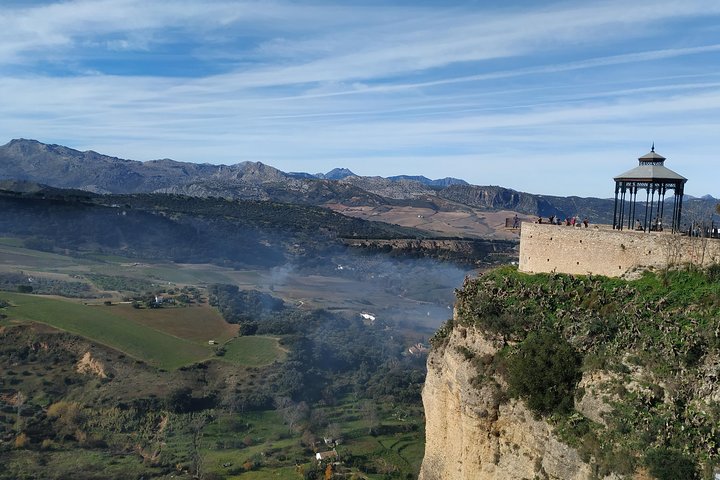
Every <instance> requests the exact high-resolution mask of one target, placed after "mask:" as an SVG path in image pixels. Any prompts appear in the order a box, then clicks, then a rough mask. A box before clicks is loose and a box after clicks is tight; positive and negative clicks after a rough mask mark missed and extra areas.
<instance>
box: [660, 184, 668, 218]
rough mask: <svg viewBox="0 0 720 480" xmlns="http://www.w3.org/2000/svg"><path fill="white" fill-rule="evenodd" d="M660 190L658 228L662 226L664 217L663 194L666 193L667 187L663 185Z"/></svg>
mask: <svg viewBox="0 0 720 480" xmlns="http://www.w3.org/2000/svg"><path fill="white" fill-rule="evenodd" d="M660 188H661V192H662V198H661V200H660V213H659V214H658V218H659V219H660V225H659V227H661V226H662V222H663V216H664V215H665V194H666V193H667V186H666V185H665V184H663V185H662V187H660Z"/></svg>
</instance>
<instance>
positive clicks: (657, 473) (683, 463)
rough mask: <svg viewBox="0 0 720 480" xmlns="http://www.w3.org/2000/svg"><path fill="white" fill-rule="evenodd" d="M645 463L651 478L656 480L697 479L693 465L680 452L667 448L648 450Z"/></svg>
mask: <svg viewBox="0 0 720 480" xmlns="http://www.w3.org/2000/svg"><path fill="white" fill-rule="evenodd" d="M645 463H646V464H647V466H648V469H649V470H650V473H651V474H652V475H653V477H655V478H657V479H658V480H676V479H679V478H682V479H685V480H697V479H698V478H700V477H699V475H698V471H697V467H696V466H695V463H694V462H693V461H692V460H691V459H690V458H688V457H687V456H685V455H684V454H682V453H681V452H678V451H675V450H670V449H667V448H657V449H655V450H650V451H649V452H648V453H647V455H646V456H645Z"/></svg>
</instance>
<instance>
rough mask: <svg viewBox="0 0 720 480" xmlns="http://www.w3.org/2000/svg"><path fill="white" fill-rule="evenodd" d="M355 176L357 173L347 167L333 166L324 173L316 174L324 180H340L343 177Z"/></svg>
mask: <svg viewBox="0 0 720 480" xmlns="http://www.w3.org/2000/svg"><path fill="white" fill-rule="evenodd" d="M355 176H357V175H355V174H354V173H353V172H351V171H350V170H349V169H347V168H333V169H332V170H330V171H329V172H327V173H326V174H321V173H319V174H318V175H317V177H318V178H323V179H325V180H342V179H343V178H346V177H355Z"/></svg>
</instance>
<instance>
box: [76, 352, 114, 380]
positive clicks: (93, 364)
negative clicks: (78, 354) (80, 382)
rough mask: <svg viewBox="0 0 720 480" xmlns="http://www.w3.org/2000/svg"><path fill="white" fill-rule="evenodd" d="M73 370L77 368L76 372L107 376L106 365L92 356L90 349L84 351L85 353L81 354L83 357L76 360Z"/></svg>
mask: <svg viewBox="0 0 720 480" xmlns="http://www.w3.org/2000/svg"><path fill="white" fill-rule="evenodd" d="M75 370H77V372H78V373H86V374H89V375H96V376H98V377H100V378H108V374H107V367H106V366H105V364H104V363H103V362H101V361H100V360H98V359H96V358H95V357H93V356H92V353H90V350H88V351H87V352H85V355H83V357H82V358H81V359H80V360H79V361H78V362H77V364H76V365H75Z"/></svg>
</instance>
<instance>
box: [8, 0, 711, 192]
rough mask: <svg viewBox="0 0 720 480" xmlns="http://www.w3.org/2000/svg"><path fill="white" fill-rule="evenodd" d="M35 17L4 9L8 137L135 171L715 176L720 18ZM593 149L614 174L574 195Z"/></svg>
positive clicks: (703, 187)
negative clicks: (671, 165) (140, 164)
mask: <svg viewBox="0 0 720 480" xmlns="http://www.w3.org/2000/svg"><path fill="white" fill-rule="evenodd" d="M18 5H19V6H18ZM29 5H32V6H25V4H23V3H20V4H17V5H15V6H11V7H8V8H5V9H3V11H2V12H0V74H2V75H0V129H1V130H2V131H4V132H6V134H7V135H8V136H11V137H20V136H22V137H35V138H39V139H40V140H45V141H54V142H58V143H65V144H69V145H70V146H75V147H79V148H92V149H94V150H98V151H102V152H103V153H109V154H114V155H119V156H124V157H130V158H137V159H151V158H159V157H172V158H176V159H179V160H190V161H209V162H216V163H234V162H238V161H243V160H261V161H264V162H267V163H270V164H272V165H275V166H277V167H279V168H283V169H286V170H309V171H320V170H324V169H328V170H329V169H330V168H333V167H335V166H339V165H341V164H342V162H345V163H344V166H348V167H350V168H352V169H354V170H357V171H358V172H359V173H364V174H383V175H389V174H397V173H422V174H425V175H428V176H447V175H453V176H459V177H463V178H466V179H468V180H470V181H474V182H477V183H505V182H510V183H505V184H506V185H507V186H510V187H516V188H520V187H522V188H524V189H527V190H530V191H534V192H540V193H543V192H544V193H557V194H570V193H574V194H586V195H600V196H602V195H603V192H604V191H605V190H607V189H608V187H607V185H606V182H607V181H608V180H607V179H608V178H610V177H611V176H612V175H613V174H616V173H618V172H616V171H614V170H618V171H620V170H623V169H625V168H624V166H628V164H625V165H620V164H618V165H615V163H613V162H615V161H616V162H620V163H622V162H627V161H629V162H630V165H631V164H632V158H633V156H634V155H635V156H637V155H640V154H642V153H645V152H638V151H637V150H638V149H644V148H646V145H645V144H647V143H649V142H650V141H652V140H658V141H659V145H658V147H659V149H660V145H663V144H666V145H667V148H668V149H671V150H670V151H668V150H661V151H663V153H664V154H666V156H668V157H669V158H672V157H673V154H677V155H678V156H681V157H682V156H684V155H685V154H687V162H686V163H685V165H687V166H688V167H690V168H697V167H696V165H698V160H697V159H699V158H700V157H702V152H703V148H705V149H706V151H707V153H708V155H709V154H710V152H711V151H714V145H712V141H713V139H712V138H711V137H712V135H710V133H709V132H711V131H712V130H711V128H709V127H708V126H713V127H714V126H716V125H717V124H718V123H720V118H718V114H717V113H716V112H718V111H720V109H719V108H718V107H720V80H719V78H718V73H717V72H715V71H713V69H711V68H708V66H709V65H714V64H717V61H718V55H720V32H719V31H717V29H713V28H704V26H706V25H710V23H712V22H713V21H714V20H717V16H718V15H720V3H718V2H716V1H704V0H699V1H689V2H684V3H682V4H679V3H678V2H674V1H672V2H671V1H649V0H648V1H640V2H633V3H632V4H627V3H626V2H619V1H607V2H593V3H592V4H588V5H583V4H571V3H558V4H550V5H545V6H542V7H532V6H528V5H527V3H525V5H522V6H520V5H518V6H513V4H509V5H508V6H506V7H504V8H502V9H499V8H492V9H490V8H481V7H477V6H464V7H455V8H447V7H444V6H433V5H422V6H406V5H407V4H404V5H392V4H382V5H376V6H372V7H370V6H366V5H364V4H362V3H345V4H337V3H333V4H330V3H314V4H312V5H301V4H298V3H296V2H288V1H282V0H276V1H272V2H251V1H243V2H235V1H211V2H201V1H192V0H185V1H173V2H145V1H141V0H98V1H66V2H47V3H44V4H37V3H32V4H29ZM691 27H696V28H691ZM698 32H702V34H701V35H700V34H698ZM711 148H712V149H713V150H711ZM588 149H590V150H592V155H593V156H594V157H595V158H597V157H603V156H612V157H613V159H612V160H611V159H608V160H607V161H606V162H597V163H595V162H592V163H588V162H581V163H580V165H581V166H582V168H583V169H587V171H588V172H592V176H591V177H590V179H589V180H587V181H585V182H583V183H576V182H570V183H568V182H567V181H565V180H563V179H562V176H563V174H562V172H566V171H569V170H573V169H576V168H578V162H577V161H575V162H574V161H573V159H574V158H587V155H588ZM673 150H674V151H673ZM628 159H629V160H628ZM615 167H619V168H615ZM603 168H605V169H607V168H612V170H613V171H612V172H610V173H609V174H607V175H604V174H603V170H602V169H603ZM677 168H678V170H682V169H681V168H680V166H678V167H677ZM596 173H597V178H595V175H596ZM681 173H683V174H685V176H688V177H689V178H690V179H691V182H690V183H689V184H688V188H689V189H690V190H691V191H693V192H695V193H699V194H702V193H714V194H718V193H720V192H718V191H717V187H716V186H715V185H714V184H712V183H711V180H710V179H708V178H707V175H703V174H701V173H700V172H699V171H698V173H697V174H696V175H693V173H694V172H693V171H692V170H690V171H682V172H681ZM695 188H697V190H694V189H695ZM713 189H715V190H713Z"/></svg>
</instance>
